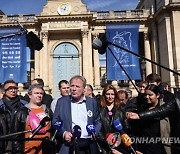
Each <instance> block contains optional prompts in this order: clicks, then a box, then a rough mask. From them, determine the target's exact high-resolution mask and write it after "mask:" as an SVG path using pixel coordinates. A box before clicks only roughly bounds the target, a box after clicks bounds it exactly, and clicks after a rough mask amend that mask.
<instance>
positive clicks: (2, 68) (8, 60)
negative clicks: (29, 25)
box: [0, 27, 27, 83]
mask: <svg viewBox="0 0 180 154" xmlns="http://www.w3.org/2000/svg"><path fill="white" fill-rule="evenodd" d="M19 31H20V28H18V27H13V28H0V37H3V38H1V39H0V82H1V83H3V82H4V81H6V80H14V81H15V82H19V83H24V82H27V57H26V36H25V34H23V35H14V36H10V35H11V34H18V33H19Z"/></svg>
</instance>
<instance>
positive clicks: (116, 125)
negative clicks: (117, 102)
mask: <svg viewBox="0 0 180 154" xmlns="http://www.w3.org/2000/svg"><path fill="white" fill-rule="evenodd" d="M113 125H114V127H115V128H116V130H118V131H121V130H122V129H123V126H122V124H121V122H120V121H119V120H114V122H113Z"/></svg>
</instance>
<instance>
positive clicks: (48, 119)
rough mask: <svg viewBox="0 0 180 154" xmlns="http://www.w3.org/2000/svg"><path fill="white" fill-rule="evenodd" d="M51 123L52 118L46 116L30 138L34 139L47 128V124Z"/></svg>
mask: <svg viewBox="0 0 180 154" xmlns="http://www.w3.org/2000/svg"><path fill="white" fill-rule="evenodd" d="M47 121H50V117H48V116H46V117H44V118H43V119H42V120H41V121H40V124H39V126H38V127H37V128H36V129H34V130H33V131H32V134H31V135H30V136H29V138H33V137H34V136H35V135H36V134H37V133H38V132H39V131H40V130H41V129H42V128H43V127H45V126H46V122H47Z"/></svg>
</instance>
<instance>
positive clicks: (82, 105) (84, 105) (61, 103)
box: [53, 75, 101, 154]
mask: <svg viewBox="0 0 180 154" xmlns="http://www.w3.org/2000/svg"><path fill="white" fill-rule="evenodd" d="M85 86H86V79H85V78H84V77H83V76H80V75H76V76H74V77H72V78H71V79H70V92H71V95H69V96H64V97H61V98H60V99H58V101H57V105H56V109H55V112H54V116H53V123H54V122H56V121H58V120H59V119H61V120H63V122H64V125H63V128H62V129H61V131H60V132H59V133H58V135H59V136H60V137H61V138H62V139H64V142H63V143H62V146H61V149H60V151H59V154H69V153H73V151H72V150H71V149H73V148H72V146H73V145H72V143H73V142H74V141H73V135H72V129H73V127H74V126H75V125H78V126H80V127H81V130H82V132H81V137H80V139H77V144H78V148H79V154H84V153H89V154H90V153H93V152H92V150H91V139H90V136H89V134H88V133H87V131H86V126H87V124H88V123H91V124H93V125H94V126H95V127H96V131H97V132H98V131H99V130H100V127H101V123H100V117H99V112H98V108H97V102H96V101H95V99H92V98H89V97H86V96H85V95H84V88H85Z"/></svg>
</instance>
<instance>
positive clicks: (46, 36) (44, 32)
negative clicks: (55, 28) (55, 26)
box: [41, 31, 49, 39]
mask: <svg viewBox="0 0 180 154" xmlns="http://www.w3.org/2000/svg"><path fill="white" fill-rule="evenodd" d="M48 35H49V33H48V31H41V36H42V38H43V39H44V38H48Z"/></svg>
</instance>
